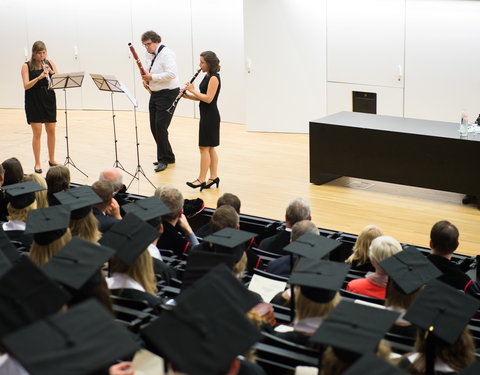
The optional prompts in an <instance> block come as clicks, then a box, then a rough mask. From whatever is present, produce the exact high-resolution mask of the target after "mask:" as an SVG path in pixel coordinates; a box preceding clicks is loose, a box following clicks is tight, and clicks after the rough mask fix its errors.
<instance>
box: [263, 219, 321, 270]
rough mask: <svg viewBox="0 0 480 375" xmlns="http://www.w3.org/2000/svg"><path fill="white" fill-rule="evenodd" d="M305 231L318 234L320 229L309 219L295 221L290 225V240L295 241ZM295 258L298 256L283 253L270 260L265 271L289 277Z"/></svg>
mask: <svg viewBox="0 0 480 375" xmlns="http://www.w3.org/2000/svg"><path fill="white" fill-rule="evenodd" d="M307 233H313V234H316V235H320V231H319V230H318V228H317V226H316V225H315V223H313V222H312V221H310V220H302V221H299V222H297V223H295V224H294V225H293V226H292V231H291V235H290V242H293V241H296V240H297V238H299V237H301V236H303V235H304V234H307ZM292 258H293V264H292ZM297 260H298V256H297V255H295V254H294V255H293V257H292V256H291V255H284V256H282V257H280V258H278V259H275V260H272V261H270V263H268V266H267V272H269V273H273V274H275V275H279V276H283V277H289V276H290V272H291V271H292V269H293V266H294V264H295V262H296V261H297Z"/></svg>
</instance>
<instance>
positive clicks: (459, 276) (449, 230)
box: [428, 220, 480, 298]
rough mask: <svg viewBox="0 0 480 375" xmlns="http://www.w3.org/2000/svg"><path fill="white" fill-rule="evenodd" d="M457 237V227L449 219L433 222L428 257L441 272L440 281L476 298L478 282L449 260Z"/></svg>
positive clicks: (455, 247)
mask: <svg viewBox="0 0 480 375" xmlns="http://www.w3.org/2000/svg"><path fill="white" fill-rule="evenodd" d="M458 237H459V234H458V229H457V227H456V226H455V225H453V224H452V223H450V222H449V221H446V220H442V221H439V222H437V223H435V225H434V226H433V227H432V230H431V231H430V248H431V253H430V255H429V256H428V259H429V260H430V261H431V262H432V263H433V264H434V265H435V267H437V268H438V269H439V270H440V271H442V272H443V275H442V276H440V277H439V280H440V281H443V282H444V283H446V284H448V285H450V286H452V287H454V288H455V289H459V290H463V291H464V292H465V293H468V294H470V295H473V296H475V297H477V298H478V293H480V286H479V284H478V283H477V282H475V281H473V280H472V279H471V278H470V277H469V276H468V275H466V274H465V273H464V272H463V271H462V270H461V268H460V267H459V266H458V265H457V264H455V263H454V262H452V260H451V259H452V255H453V253H454V252H455V250H457V248H458V245H459V242H458Z"/></svg>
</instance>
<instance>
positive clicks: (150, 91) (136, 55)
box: [128, 43, 152, 94]
mask: <svg viewBox="0 0 480 375" xmlns="http://www.w3.org/2000/svg"><path fill="white" fill-rule="evenodd" d="M128 48H130V52H131V53H132V56H133V58H134V59H135V62H136V63H137V66H138V69H140V74H141V75H142V76H144V75H145V74H147V72H146V71H145V69H143V65H142V62H141V61H140V58H139V57H138V54H137V51H135V48H134V47H133V45H132V43H128ZM147 85H148V83H147ZM146 89H147V90H148V92H149V93H150V94H151V93H152V90H150V89H149V88H146Z"/></svg>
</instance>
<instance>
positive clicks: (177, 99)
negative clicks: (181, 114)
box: [167, 69, 202, 115]
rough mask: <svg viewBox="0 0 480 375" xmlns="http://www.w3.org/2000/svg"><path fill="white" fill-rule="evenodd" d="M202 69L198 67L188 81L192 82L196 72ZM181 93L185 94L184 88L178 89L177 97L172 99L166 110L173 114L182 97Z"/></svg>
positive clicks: (196, 74)
mask: <svg viewBox="0 0 480 375" xmlns="http://www.w3.org/2000/svg"><path fill="white" fill-rule="evenodd" d="M201 71H202V69H198V70H197V72H196V73H195V74H194V75H193V77H192V79H191V80H190V83H193V81H195V78H197V76H198V74H199V73H200V72H201ZM183 94H185V89H184V90H180V92H179V93H178V95H177V97H176V98H175V100H174V101H173V104H172V105H171V106H170V107H169V108H168V109H167V112H168V113H170V114H171V115H173V112H175V109H176V108H177V103H178V102H179V101H180V99H182V96H183Z"/></svg>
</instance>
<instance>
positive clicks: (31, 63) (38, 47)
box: [28, 40, 47, 70]
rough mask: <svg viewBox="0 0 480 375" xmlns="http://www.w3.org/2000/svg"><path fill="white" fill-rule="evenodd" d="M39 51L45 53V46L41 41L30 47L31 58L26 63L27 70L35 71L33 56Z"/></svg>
mask: <svg viewBox="0 0 480 375" xmlns="http://www.w3.org/2000/svg"><path fill="white" fill-rule="evenodd" d="M41 51H47V46H46V45H45V43H43V42H42V41H41V40H37V41H36V42H35V43H33V45H32V57H30V61H29V62H28V69H29V70H35V69H36V64H35V58H34V56H35V54H36V53H37V52H41Z"/></svg>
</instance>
